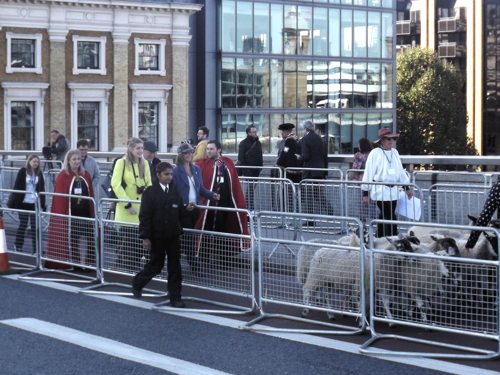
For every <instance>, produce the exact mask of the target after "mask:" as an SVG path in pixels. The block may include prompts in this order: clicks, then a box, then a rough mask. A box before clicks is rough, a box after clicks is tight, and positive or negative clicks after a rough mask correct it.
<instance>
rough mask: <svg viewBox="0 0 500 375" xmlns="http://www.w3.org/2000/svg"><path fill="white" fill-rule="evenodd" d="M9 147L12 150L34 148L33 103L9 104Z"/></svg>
mask: <svg viewBox="0 0 500 375" xmlns="http://www.w3.org/2000/svg"><path fill="white" fill-rule="evenodd" d="M10 123H11V147H12V149H13V150H33V149H34V148H35V102H11V103H10Z"/></svg>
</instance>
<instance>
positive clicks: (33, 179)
mask: <svg viewBox="0 0 500 375" xmlns="http://www.w3.org/2000/svg"><path fill="white" fill-rule="evenodd" d="M37 183H38V176H30V175H29V174H28V173H26V191H29V192H30V193H31V194H24V199H23V203H30V204H34V203H35V193H36V184H37Z"/></svg>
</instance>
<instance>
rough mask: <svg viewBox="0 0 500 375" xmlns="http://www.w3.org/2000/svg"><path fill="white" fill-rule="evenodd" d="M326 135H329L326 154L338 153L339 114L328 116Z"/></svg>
mask: <svg viewBox="0 0 500 375" xmlns="http://www.w3.org/2000/svg"><path fill="white" fill-rule="evenodd" d="M328 133H329V135H330V137H329V140H328V153H329V154H339V153H340V114H339V113H330V114H328Z"/></svg>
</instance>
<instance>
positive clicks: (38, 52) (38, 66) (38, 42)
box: [5, 32, 43, 74]
mask: <svg viewBox="0 0 500 375" xmlns="http://www.w3.org/2000/svg"><path fill="white" fill-rule="evenodd" d="M5 37H6V39H7V66H6V67H5V72H6V73H9V74H11V73H18V72H19V73H36V74H42V72H43V69H42V39H43V35H42V34H40V33H38V34H17V33H11V32H7V33H5ZM12 39H34V40H35V67H34V68H23V67H12V66H11V65H12Z"/></svg>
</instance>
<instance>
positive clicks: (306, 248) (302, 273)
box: [295, 238, 328, 285]
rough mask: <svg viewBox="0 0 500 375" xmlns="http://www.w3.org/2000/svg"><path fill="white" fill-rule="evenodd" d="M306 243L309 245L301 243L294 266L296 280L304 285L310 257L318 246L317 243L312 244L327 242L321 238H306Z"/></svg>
mask: <svg viewBox="0 0 500 375" xmlns="http://www.w3.org/2000/svg"><path fill="white" fill-rule="evenodd" d="M307 242H308V243H310V244H311V245H309V244H307V245H302V246H301V247H300V248H299V251H298V252H297V267H296V271H295V272H296V276H297V281H298V282H299V283H300V284H301V285H304V283H305V282H306V278H307V274H308V273H309V265H310V264H311V259H312V258H313V256H314V254H315V253H316V251H317V250H318V249H319V248H320V247H319V246H318V245H314V244H317V243H323V244H324V243H325V242H326V243H328V241H327V240H325V239H322V238H314V239H312V240H308V241H307Z"/></svg>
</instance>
